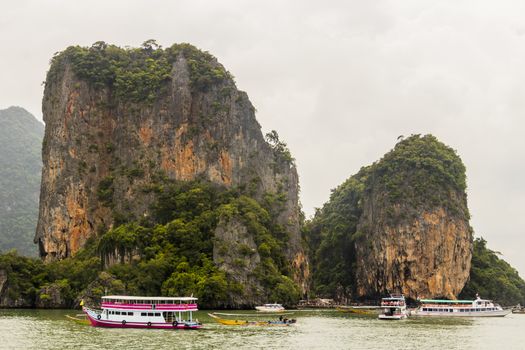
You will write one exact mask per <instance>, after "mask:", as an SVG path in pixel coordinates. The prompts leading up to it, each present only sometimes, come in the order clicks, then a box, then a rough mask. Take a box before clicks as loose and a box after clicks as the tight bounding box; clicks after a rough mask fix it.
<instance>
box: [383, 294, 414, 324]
mask: <svg viewBox="0 0 525 350" xmlns="http://www.w3.org/2000/svg"><path fill="white" fill-rule="evenodd" d="M378 317H379V319H380V320H401V319H403V318H407V304H406V301H405V297H404V296H403V295H397V294H392V295H390V296H389V297H388V298H383V299H381V313H380V314H379V316H378Z"/></svg>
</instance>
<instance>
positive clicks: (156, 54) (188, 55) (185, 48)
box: [47, 40, 232, 103]
mask: <svg viewBox="0 0 525 350" xmlns="http://www.w3.org/2000/svg"><path fill="white" fill-rule="evenodd" d="M179 57H184V58H185V59H186V60H187V62H188V66H189V68H190V81H191V86H192V88H193V89H194V91H206V90H207V89H209V88H210V87H211V86H213V85H215V84H218V83H221V82H223V81H224V80H225V79H231V78H232V77H231V75H230V73H228V72H227V71H226V70H225V69H224V67H223V66H222V65H220V64H219V63H218V62H217V60H216V59H215V58H214V57H213V56H212V55H210V54H209V53H207V52H204V51H201V50H199V49H197V48H196V47H194V46H192V45H190V44H174V45H172V46H170V47H169V48H166V49H163V48H162V47H161V46H159V45H157V43H156V42H155V41H154V40H148V41H146V42H144V43H143V44H142V47H140V48H121V47H118V46H115V45H108V44H106V43H105V42H103V41H99V42H96V43H94V44H93V45H92V46H91V47H89V48H87V47H81V46H70V47H68V48H67V49H66V50H64V51H62V52H59V53H57V54H56V55H55V56H54V57H53V59H52V62H51V69H50V70H49V72H48V76H47V81H49V80H54V79H55V78H56V75H57V74H60V72H61V68H62V65H63V64H70V65H71V67H72V69H73V72H74V73H75V74H76V75H77V76H78V78H80V79H82V80H84V81H86V82H88V83H89V84H90V85H91V86H92V87H94V88H96V89H103V88H107V89H108V90H109V91H112V93H114V94H115V96H116V97H118V98H120V99H124V100H129V101H131V102H137V103H140V102H150V103H151V102H154V101H155V100H157V99H158V95H159V94H160V95H162V94H163V93H165V89H166V88H167V84H166V83H167V82H168V81H170V79H171V73H172V69H173V65H174V63H175V62H176V60H177V59H178V58H179Z"/></svg>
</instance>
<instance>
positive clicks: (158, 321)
mask: <svg viewBox="0 0 525 350" xmlns="http://www.w3.org/2000/svg"><path fill="white" fill-rule="evenodd" d="M196 301H197V298H193V297H182V298H170V297H137V296H124V295H112V296H103V297H102V309H101V310H95V309H91V308H88V307H83V308H82V310H83V311H84V312H85V313H86V314H87V316H88V319H89V322H90V323H91V325H92V326H94V327H112V328H164V329H198V328H201V327H202V325H201V324H200V323H199V322H198V321H197V320H194V319H193V313H194V312H195V311H197V310H198V309H197V304H196Z"/></svg>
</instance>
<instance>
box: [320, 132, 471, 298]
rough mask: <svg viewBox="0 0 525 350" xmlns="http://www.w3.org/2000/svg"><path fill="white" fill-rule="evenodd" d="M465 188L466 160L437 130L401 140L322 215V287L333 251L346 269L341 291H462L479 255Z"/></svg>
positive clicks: (339, 283)
mask: <svg viewBox="0 0 525 350" xmlns="http://www.w3.org/2000/svg"><path fill="white" fill-rule="evenodd" d="M465 190H466V180H465V168H464V166H463V164H462V162H461V160H460V159H459V157H458V156H457V155H456V153H455V152H454V151H453V150H452V149H450V148H449V147H447V146H445V145H443V144H442V143H441V142H439V141H438V140H437V139H435V138H434V137H433V136H430V135H427V136H424V137H420V136H419V135H415V136H412V137H410V138H408V139H406V140H403V141H401V142H399V143H398V144H397V145H396V147H395V148H394V150H392V151H391V152H389V153H387V154H386V155H385V156H384V157H383V158H382V159H381V160H380V161H378V162H377V163H374V164H373V165H371V166H369V167H366V168H363V169H361V171H360V172H359V173H358V174H357V175H355V176H353V177H352V178H350V179H349V180H347V181H346V182H345V183H344V184H343V185H341V186H340V187H339V188H337V189H336V190H335V191H334V192H333V194H332V197H331V200H330V202H329V203H327V204H326V205H325V206H324V207H323V209H322V210H321V211H320V212H319V213H318V214H317V215H316V218H315V219H314V221H313V229H312V232H313V233H312V235H313V238H311V242H312V244H311V245H312V246H313V249H314V250H316V251H317V256H318V258H316V259H317V260H316V263H315V266H317V267H318V268H320V271H317V272H315V273H314V280H315V282H316V283H317V285H318V286H317V288H318V290H320V291H323V287H326V286H327V285H328V282H327V281H326V280H324V279H323V278H322V276H321V275H320V274H321V273H322V271H324V270H326V268H327V267H326V266H328V265H329V260H330V252H332V254H333V256H332V257H331V258H332V260H334V261H335V262H336V263H337V262H340V263H341V264H340V266H343V267H344V269H345V271H339V272H340V273H341V275H342V277H341V278H339V279H338V280H337V283H336V285H331V286H330V287H331V289H334V290H340V291H342V293H341V294H342V295H345V294H346V295H348V294H352V295H353V296H355V297H377V296H379V295H384V294H387V293H392V292H397V293H404V294H405V295H406V296H408V297H412V298H418V297H419V298H430V297H448V298H455V297H456V296H457V295H458V294H459V293H460V292H461V290H462V288H463V286H464V285H465V283H466V281H467V279H468V276H469V270H470V262H471V257H472V229H471V228H470V225H469V214H468V208H467V201H466V194H465ZM328 218H330V219H328ZM314 268H315V267H314ZM334 272H337V271H332V273H334ZM315 275H317V277H315ZM324 290H326V289H324Z"/></svg>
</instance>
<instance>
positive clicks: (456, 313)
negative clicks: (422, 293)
mask: <svg viewBox="0 0 525 350" xmlns="http://www.w3.org/2000/svg"><path fill="white" fill-rule="evenodd" d="M420 303H421V305H420V306H419V307H418V308H417V310H416V311H415V312H414V313H413V314H414V315H415V316H439V317H503V316H506V315H508V314H509V313H510V312H511V311H512V310H510V309H509V310H505V309H503V308H502V307H501V306H499V305H498V304H495V303H494V302H493V301H492V300H487V299H481V298H480V297H479V296H478V297H477V298H476V300H440V299H421V300H420Z"/></svg>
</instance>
